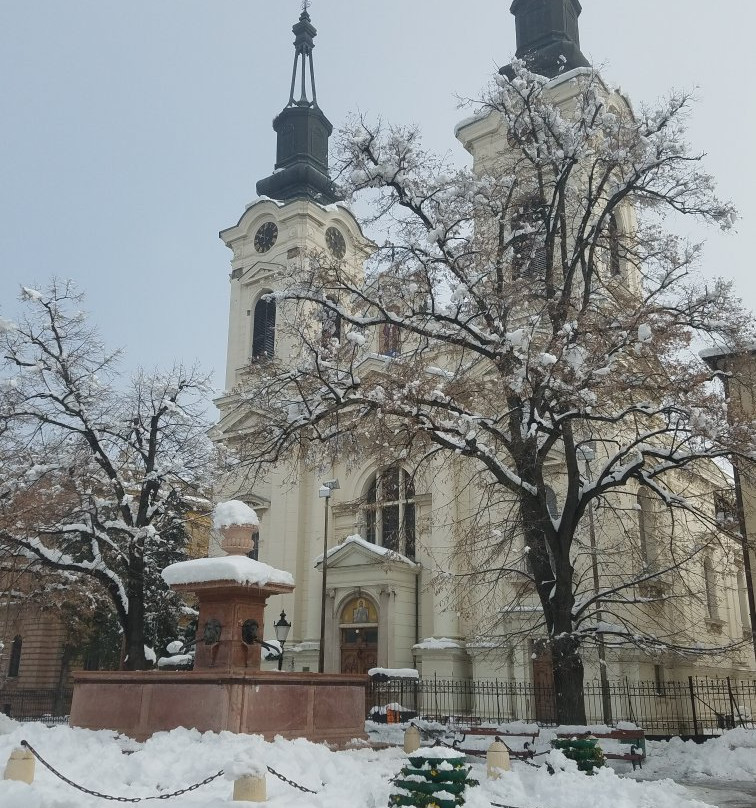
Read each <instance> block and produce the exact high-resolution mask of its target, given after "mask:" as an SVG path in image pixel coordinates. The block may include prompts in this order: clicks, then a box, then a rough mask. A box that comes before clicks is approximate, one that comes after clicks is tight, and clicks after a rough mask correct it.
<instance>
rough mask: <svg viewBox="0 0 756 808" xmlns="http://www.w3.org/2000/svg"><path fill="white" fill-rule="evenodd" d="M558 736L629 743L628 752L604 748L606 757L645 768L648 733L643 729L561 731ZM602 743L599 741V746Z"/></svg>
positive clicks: (634, 767) (634, 766) (567, 738)
mask: <svg viewBox="0 0 756 808" xmlns="http://www.w3.org/2000/svg"><path fill="white" fill-rule="evenodd" d="M557 738H560V739H566V740H569V739H570V738H597V739H598V740H599V742H600V741H601V740H608V741H617V742H618V743H620V744H625V745H627V744H629V745H630V749H629V750H628V751H627V752H614V751H609V752H607V751H606V750H604V749H603V748H602V751H603V752H604V757H605V758H606V759H607V760H625V761H627V762H628V763H632V764H633V771H635V769H636V768H639V769H642V768H643V761H644V760H645V759H646V735H645V733H644V731H643V730H642V729H613V730H611V731H610V732H583V733H575V732H559V733H557ZM600 745H601V744H600V743H599V746H600Z"/></svg>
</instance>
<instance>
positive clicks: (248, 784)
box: [232, 774, 268, 802]
mask: <svg viewBox="0 0 756 808" xmlns="http://www.w3.org/2000/svg"><path fill="white" fill-rule="evenodd" d="M232 800H233V802H267V800H268V794H267V788H266V785H265V775H264V774H247V775H244V776H243V777H239V778H237V779H236V780H234V795H233V797H232Z"/></svg>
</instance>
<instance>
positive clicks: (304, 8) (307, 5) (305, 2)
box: [302, 0, 312, 14]
mask: <svg viewBox="0 0 756 808" xmlns="http://www.w3.org/2000/svg"><path fill="white" fill-rule="evenodd" d="M311 5H312V3H311V2H310V0H302V12H303V13H304V14H307V12H308V11H309V10H310V6H311Z"/></svg>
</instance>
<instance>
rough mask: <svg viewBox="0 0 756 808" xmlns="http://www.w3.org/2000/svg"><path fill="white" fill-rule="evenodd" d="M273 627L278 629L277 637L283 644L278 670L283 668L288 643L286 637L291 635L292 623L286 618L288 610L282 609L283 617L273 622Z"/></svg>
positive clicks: (281, 644)
mask: <svg viewBox="0 0 756 808" xmlns="http://www.w3.org/2000/svg"><path fill="white" fill-rule="evenodd" d="M273 628H274V629H275V630H276V639H277V640H278V642H279V644H280V646H281V653H280V654H279V655H278V670H281V669H282V668H283V651H284V645H285V644H286V638H287V637H288V636H289V629H290V628H291V623H290V622H289V621H288V620H287V619H286V612H284V611H281V617H280V618H279V619H278V621H277V622H275V623H273Z"/></svg>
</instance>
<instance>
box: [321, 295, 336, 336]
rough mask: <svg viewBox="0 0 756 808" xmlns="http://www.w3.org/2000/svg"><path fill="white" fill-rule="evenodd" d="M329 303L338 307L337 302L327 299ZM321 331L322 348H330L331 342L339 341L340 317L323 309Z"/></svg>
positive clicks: (330, 298) (325, 308) (334, 312)
mask: <svg viewBox="0 0 756 808" xmlns="http://www.w3.org/2000/svg"><path fill="white" fill-rule="evenodd" d="M327 299H328V301H329V302H331V303H332V304H334V305H338V300H336V299H335V298H333V297H328V298H327ZM322 317H323V330H322V332H321V344H322V345H323V347H324V348H327V347H330V345H331V340H334V339H335V340H337V341H338V340H340V339H341V315H340V314H339V313H338V312H337V311H334V310H333V309H330V308H327V307H325V306H324V307H323V314H322Z"/></svg>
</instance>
